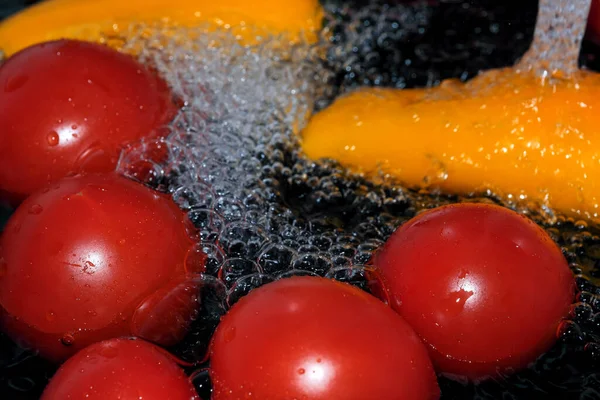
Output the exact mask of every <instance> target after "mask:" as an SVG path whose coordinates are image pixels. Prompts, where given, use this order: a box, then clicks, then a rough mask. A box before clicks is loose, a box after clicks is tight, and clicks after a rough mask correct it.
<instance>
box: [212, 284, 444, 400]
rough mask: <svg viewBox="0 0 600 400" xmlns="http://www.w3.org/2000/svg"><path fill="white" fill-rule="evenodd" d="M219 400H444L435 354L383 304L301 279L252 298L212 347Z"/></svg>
mask: <svg viewBox="0 0 600 400" xmlns="http://www.w3.org/2000/svg"><path fill="white" fill-rule="evenodd" d="M210 375H211V378H212V383H213V400H220V399H245V398H250V396H251V397H252V398H257V399H263V400H274V399H312V400H318V399H348V400H351V399H356V400H363V399H437V398H439V396H440V390H439V387H438V385H437V382H436V377H435V373H434V371H433V367H432V365H431V362H430V360H429V358H428V356H427V350H426V349H425V347H424V346H423V344H422V343H421V342H420V340H419V338H418V337H417V335H416V334H415V333H414V332H413V330H412V329H411V328H410V327H409V326H408V325H407V324H406V322H404V321H403V320H402V318H400V317H399V316H398V315H396V314H395V313H394V312H393V311H392V309H390V308H388V307H386V306H385V304H383V303H381V302H380V301H379V300H377V299H376V298H375V297H373V296H371V295H369V294H367V293H365V292H362V291H360V290H359V289H357V288H355V287H352V286H350V285H347V284H344V283H340V282H336V281H332V280H328V279H324V278H316V277H293V278H287V279H282V280H279V281H276V282H274V283H270V284H267V285H265V286H263V287H261V288H258V289H255V290H254V291H252V292H250V294H248V295H247V296H246V297H245V298H242V299H241V300H240V301H239V302H238V303H236V304H235V305H234V306H233V307H232V308H231V310H230V311H229V312H228V313H227V314H226V315H225V316H224V317H223V319H222V321H221V323H220V325H219V326H218V328H217V331H216V332H215V335H214V337H213V342H212V345H211V369H210Z"/></svg>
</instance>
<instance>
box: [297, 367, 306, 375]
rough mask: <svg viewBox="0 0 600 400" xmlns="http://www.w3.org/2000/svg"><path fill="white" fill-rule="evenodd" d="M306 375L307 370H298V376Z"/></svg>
mask: <svg viewBox="0 0 600 400" xmlns="http://www.w3.org/2000/svg"><path fill="white" fill-rule="evenodd" d="M305 373H306V370H305V369H304V368H300V369H299V370H298V375H304V374H305Z"/></svg>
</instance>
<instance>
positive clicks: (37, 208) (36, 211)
mask: <svg viewBox="0 0 600 400" xmlns="http://www.w3.org/2000/svg"><path fill="white" fill-rule="evenodd" d="M43 211H44V208H43V207H42V206H41V205H39V204H33V205H31V207H29V210H28V212H29V214H32V215H40V214H41V213H42V212H43Z"/></svg>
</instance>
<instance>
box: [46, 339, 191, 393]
mask: <svg viewBox="0 0 600 400" xmlns="http://www.w3.org/2000/svg"><path fill="white" fill-rule="evenodd" d="M65 399H73V400H79V399H81V400H84V399H85V400H88V399H89V400H94V399H98V400H108V399H122V400H138V399H144V400H164V399H170V400H199V397H198V394H197V392H196V390H195V389H194V386H193V385H192V384H191V382H190V380H189V379H188V377H187V376H186V375H185V374H184V373H183V371H182V370H181V368H179V366H178V365H177V363H176V362H175V358H174V357H172V356H171V355H169V354H168V353H167V352H166V351H164V350H162V349H161V348H159V347H156V346H154V345H152V344H150V343H148V342H144V341H143V340H135V339H125V338H123V339H111V340H107V341H104V342H100V343H96V344H93V345H91V346H89V347H86V348H85V349H83V350H81V351H80V352H79V353H77V354H75V355H74V356H73V357H71V358H70V359H69V360H68V361H67V362H66V363H65V364H63V365H62V366H61V367H60V369H59V370H58V372H57V373H56V374H55V375H54V377H53V378H52V380H51V381H50V383H49V384H48V386H47V387H46V390H45V391H44V394H42V400H65Z"/></svg>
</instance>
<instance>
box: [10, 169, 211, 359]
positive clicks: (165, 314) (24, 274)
mask: <svg viewBox="0 0 600 400" xmlns="http://www.w3.org/2000/svg"><path fill="white" fill-rule="evenodd" d="M185 220H186V217H185V215H184V214H183V213H182V212H181V211H180V210H179V209H178V208H177V207H176V206H175V205H174V204H173V203H172V202H171V201H170V200H169V199H168V198H166V197H164V196H162V195H160V194H157V193H155V192H153V191H152V190H150V189H148V188H146V187H145V186H142V185H139V184H137V183H135V182H133V181H130V180H128V179H125V178H122V177H119V176H117V175H116V174H115V175H113V174H109V175H88V176H83V177H77V178H66V179H63V180H61V181H59V182H57V183H56V184H53V186H52V188H51V189H49V190H45V191H42V192H40V193H38V194H35V195H33V196H31V197H29V198H28V199H27V200H26V201H24V202H23V203H22V204H21V206H20V207H19V208H18V209H17V210H16V212H15V213H14V214H13V216H12V217H11V218H10V220H9V222H8V224H7V226H6V227H5V230H4V232H3V234H2V237H1V238H0V306H1V308H2V309H3V310H4V312H3V313H1V315H0V322H1V323H2V325H3V327H4V329H5V330H6V331H7V332H8V333H9V334H10V335H11V336H12V337H13V338H14V339H15V340H18V341H19V342H20V343H23V344H24V345H25V346H31V347H33V348H34V349H37V350H39V351H40V352H41V354H42V355H43V356H45V357H47V358H49V359H51V360H56V361H60V360H63V359H65V358H66V357H68V356H70V355H71V354H73V353H75V352H76V351H77V350H79V349H81V348H83V347H85V346H87V345H89V344H91V343H93V342H96V341H100V340H103V339H107V338H111V337H116V336H122V335H141V336H144V337H147V336H146V335H144V334H148V335H149V336H150V337H148V339H151V340H156V341H157V342H158V343H160V344H172V343H173V339H174V338H175V339H176V338H181V336H183V335H184V334H185V329H187V326H185V323H183V322H179V323H176V322H177V321H185V320H186V318H183V317H186V316H188V315H190V314H192V313H193V312H195V309H194V307H190V306H189V302H190V301H195V300H196V299H194V298H193V296H192V295H191V293H193V292H190V291H189V290H186V288H189V286H190V285H196V283H195V282H194V279H193V278H190V280H189V281H187V282H186V281H185V280H184V279H182V278H183V276H184V274H186V273H193V272H201V266H198V265H197V264H196V263H194V262H191V264H192V265H194V270H192V271H188V270H187V268H186V267H187V266H188V265H190V262H189V261H190V260H189V257H187V258H186V255H187V254H188V253H189V252H190V251H192V252H193V253H195V248H193V247H192V246H193V241H192V240H191V238H190V237H189V236H188V233H187V225H186V223H185ZM190 249H191V250H190ZM186 260H187V261H186ZM196 286H197V285H196ZM165 288H168V289H169V290H165ZM172 307H175V309H174V310H173V308H172ZM173 313H174V314H175V315H173ZM181 314H182V315H181ZM133 319H134V321H132V320H133Z"/></svg>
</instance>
